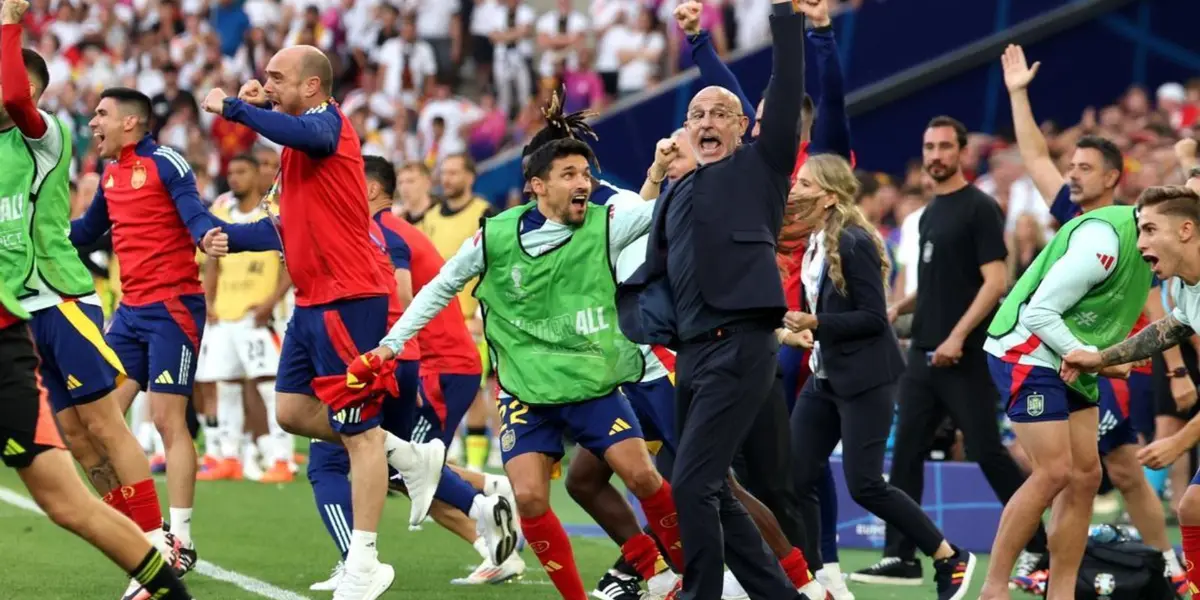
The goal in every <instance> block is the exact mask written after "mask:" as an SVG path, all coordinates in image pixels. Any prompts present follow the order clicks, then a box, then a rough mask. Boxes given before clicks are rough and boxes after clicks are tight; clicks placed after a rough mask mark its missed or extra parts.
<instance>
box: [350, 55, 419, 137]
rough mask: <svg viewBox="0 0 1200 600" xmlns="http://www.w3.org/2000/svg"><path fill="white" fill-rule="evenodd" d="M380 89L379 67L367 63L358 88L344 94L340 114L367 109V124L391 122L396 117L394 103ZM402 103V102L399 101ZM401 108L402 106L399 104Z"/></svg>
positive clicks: (391, 98) (392, 99)
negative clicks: (344, 97)
mask: <svg viewBox="0 0 1200 600" xmlns="http://www.w3.org/2000/svg"><path fill="white" fill-rule="evenodd" d="M395 99H396V98H395V97H394V96H389V95H388V94H387V93H386V92H384V91H383V90H382V89H381V88H380V84H379V66H378V65H376V64H374V63H368V64H367V66H365V67H363V70H362V73H361V75H360V77H359V86H358V87H357V88H355V89H353V90H350V93H348V94H346V99H345V100H343V101H342V112H344V113H346V114H350V113H352V112H354V111H356V110H358V109H360V108H365V109H367V112H368V116H367V124H368V125H369V126H371V127H376V126H378V124H379V121H380V120H384V121H392V120H394V119H395V117H396V102H395ZM401 102H403V101H401ZM401 107H402V108H406V107H404V105H403V104H402V103H401Z"/></svg>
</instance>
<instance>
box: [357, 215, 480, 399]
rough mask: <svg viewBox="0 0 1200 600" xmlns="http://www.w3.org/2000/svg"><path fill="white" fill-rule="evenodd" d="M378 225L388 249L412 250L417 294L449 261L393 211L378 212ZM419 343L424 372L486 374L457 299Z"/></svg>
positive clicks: (411, 265) (411, 269) (410, 262)
mask: <svg viewBox="0 0 1200 600" xmlns="http://www.w3.org/2000/svg"><path fill="white" fill-rule="evenodd" d="M375 222H376V223H378V224H379V227H380V228H381V229H382V231H383V238H384V241H385V242H386V243H387V246H388V248H393V247H396V246H399V245H401V244H402V245H403V246H404V247H406V248H407V249H408V252H406V253H405V254H406V256H407V263H408V269H409V272H410V273H411V274H412V291H413V294H414V295H416V294H417V293H419V292H420V291H421V289H422V288H424V287H425V286H426V285H427V284H428V283H429V282H430V281H432V280H433V278H434V277H437V274H438V272H439V271H441V269H442V265H444V264H445V263H446V261H445V260H443V259H442V256H441V254H439V253H438V251H437V247H436V246H434V245H433V242H432V241H431V240H430V239H429V237H428V236H426V235H425V234H424V233H422V232H421V230H419V229H417V228H416V227H414V226H412V225H411V224H409V223H408V221H405V220H404V219H401V218H399V217H397V216H396V215H394V214H392V211H390V210H382V211H379V212H378V213H375ZM392 258H393V262H395V261H396V255H395V254H393V257H392ZM396 266H397V268H403V267H401V266H400V265H396ZM417 342H418V343H419V344H420V345H421V372H422V373H429V374H438V375H441V374H447V375H478V374H480V373H482V372H483V365H482V363H481V361H480V359H479V350H477V349H476V347H475V340H474V339H473V338H472V337H471V332H470V331H469V330H468V329H467V323H466V321H464V320H463V318H462V308H461V307H460V306H459V303H458V297H457V296H455V297H453V298H451V299H450V304H448V305H447V306H446V308H444V309H442V311H441V312H439V313H438V314H437V315H435V316H434V317H433V319H432V320H430V321H429V324H428V325H426V326H425V327H423V328H422V329H421V331H420V332H418V333H417Z"/></svg>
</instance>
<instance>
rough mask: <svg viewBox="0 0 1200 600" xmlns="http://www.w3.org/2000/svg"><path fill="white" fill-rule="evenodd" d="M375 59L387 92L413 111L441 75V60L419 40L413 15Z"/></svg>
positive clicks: (404, 19) (401, 24)
mask: <svg viewBox="0 0 1200 600" xmlns="http://www.w3.org/2000/svg"><path fill="white" fill-rule="evenodd" d="M375 58H376V60H377V61H378V62H379V66H380V71H382V73H383V77H382V80H383V91H384V92H385V93H386V94H388V95H389V96H394V97H398V98H400V100H401V101H402V102H403V103H404V106H405V107H406V108H408V109H409V110H416V109H417V104H418V102H417V101H418V100H419V99H420V98H421V94H422V93H423V92H424V91H425V90H426V89H428V86H429V84H430V83H431V82H432V81H433V78H434V76H435V75H437V59H436V58H434V54H433V47H432V46H430V45H429V42H426V41H425V40H422V39H417V27H416V23H415V21H414V19H413V17H412V16H411V15H405V16H404V17H402V18H401V19H400V37H398V38H393V39H390V40H388V41H387V43H385V44H384V45H383V47H381V48H380V49H379V52H378V53H377V54H376V55H375Z"/></svg>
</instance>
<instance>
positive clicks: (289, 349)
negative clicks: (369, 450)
mask: <svg viewBox="0 0 1200 600" xmlns="http://www.w3.org/2000/svg"><path fill="white" fill-rule="evenodd" d="M387 318H388V299H387V296H375V297H371V298H357V299H354V300H341V301H338V302H333V303H331V304H323V305H319V306H297V307H296V310H295V312H293V313H292V319H291V321H289V322H288V328H287V335H285V336H284V339H283V349H282V350H281V351H280V357H279V376H278V377H277V378H276V380H275V390H276V391H278V392H281V393H285V394H307V395H309V396H315V395H316V394H314V393H313V388H312V380H313V379H315V378H317V377H327V376H330V375H344V374H345V373H346V367H347V366H348V365H349V361H351V360H354V357H357V356H358V355H359V354H362V353H364V352H369V351H371V350H374V349H375V348H376V347H378V346H379V340H381V339H383V336H384V335H386V334H387ZM343 356H347V357H348V358H343ZM385 404H386V403H385ZM382 422H383V413H382V411H379V412H376V413H375V414H372V415H370V416H365V415H363V414H362V411H361V410H360V409H357V408H352V409H345V410H343V411H341V412H339V413H336V414H335V413H333V412H332V411H330V413H329V424H330V426H332V427H333V430H334V431H336V432H338V433H345V434H350V435H353V434H355V433H361V432H363V431H367V430H369V429H373V428H375V427H378V426H379V425H380V424H381V423H382Z"/></svg>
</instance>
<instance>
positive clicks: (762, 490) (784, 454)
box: [733, 369, 805, 548]
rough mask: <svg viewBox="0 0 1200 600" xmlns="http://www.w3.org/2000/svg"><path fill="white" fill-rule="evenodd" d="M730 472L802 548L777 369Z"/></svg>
mask: <svg viewBox="0 0 1200 600" xmlns="http://www.w3.org/2000/svg"><path fill="white" fill-rule="evenodd" d="M733 472H734V475H736V476H737V478H738V482H739V483H741V484H742V486H744V487H745V488H746V491H748V492H750V493H751V494H753V495H754V497H755V498H758V499H759V500H761V501H762V503H763V504H764V505H766V507H767V508H769V509H770V510H771V513H772V514H774V515H775V520H777V521H779V528H780V529H781V530H783V535H784V536H786V537H787V539H788V542H791V544H792V546H795V547H796V548H803V547H804V540H805V531H804V523H803V521H802V520H801V519H800V507H799V504H798V501H797V499H796V486H795V483H794V482H795V479H794V478H793V477H792V432H791V429H790V427H789V425H788V407H787V398H786V397H785V396H784V392H783V371H782V369H776V372H775V382H774V383H773V384H772V385H771V392H770V396H769V397H768V398H767V403H766V404H764V405H763V407H762V409H761V410H759V411H758V418H756V419H754V423H753V424H752V425H751V426H750V433H749V435H747V436H746V439H745V441H744V442H742V448H741V451H740V452H738V454H737V456H736V457H735V458H734V461H733Z"/></svg>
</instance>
